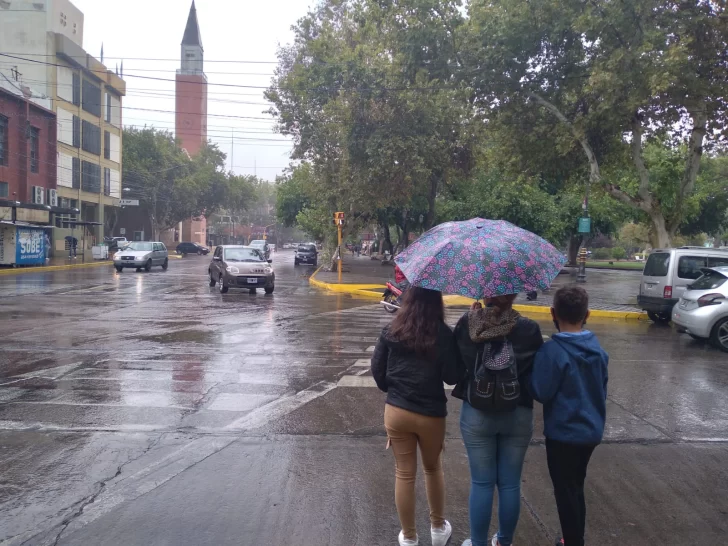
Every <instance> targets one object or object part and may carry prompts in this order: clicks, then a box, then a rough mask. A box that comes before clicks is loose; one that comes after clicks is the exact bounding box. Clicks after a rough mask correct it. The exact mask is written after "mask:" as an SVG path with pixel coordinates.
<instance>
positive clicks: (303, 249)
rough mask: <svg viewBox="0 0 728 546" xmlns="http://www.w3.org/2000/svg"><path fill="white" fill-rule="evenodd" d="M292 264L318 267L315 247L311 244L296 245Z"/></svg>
mask: <svg viewBox="0 0 728 546" xmlns="http://www.w3.org/2000/svg"><path fill="white" fill-rule="evenodd" d="M293 263H294V264H295V265H299V264H311V265H313V266H314V267H316V266H317V265H318V250H317V249H316V245H315V244H313V243H304V244H300V245H298V248H297V249H296V254H295V257H294V259H293Z"/></svg>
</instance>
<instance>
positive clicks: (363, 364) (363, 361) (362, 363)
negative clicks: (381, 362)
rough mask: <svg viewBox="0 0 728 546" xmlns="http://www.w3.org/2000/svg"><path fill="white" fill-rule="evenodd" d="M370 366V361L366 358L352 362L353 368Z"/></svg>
mask: <svg viewBox="0 0 728 546" xmlns="http://www.w3.org/2000/svg"><path fill="white" fill-rule="evenodd" d="M371 364H372V361H371V360H369V359H368V358H360V359H359V360H357V361H356V362H354V366H361V367H362V368H368V367H369V366H371Z"/></svg>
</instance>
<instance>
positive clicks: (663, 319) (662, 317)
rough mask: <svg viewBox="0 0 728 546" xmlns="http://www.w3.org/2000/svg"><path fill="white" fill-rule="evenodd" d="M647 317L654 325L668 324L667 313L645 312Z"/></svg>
mask: <svg viewBox="0 0 728 546" xmlns="http://www.w3.org/2000/svg"><path fill="white" fill-rule="evenodd" d="M647 316H648V317H649V318H650V320H651V321H652V322H654V323H655V324H667V323H668V322H670V315H668V314H667V313H655V312H654V311H647Z"/></svg>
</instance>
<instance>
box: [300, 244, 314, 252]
mask: <svg viewBox="0 0 728 546" xmlns="http://www.w3.org/2000/svg"><path fill="white" fill-rule="evenodd" d="M315 250H316V247H315V246H313V245H301V246H299V247H298V251H299V252H314V251H315Z"/></svg>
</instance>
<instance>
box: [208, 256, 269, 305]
mask: <svg viewBox="0 0 728 546" xmlns="http://www.w3.org/2000/svg"><path fill="white" fill-rule="evenodd" d="M271 261H272V260H266V258H265V256H263V253H262V252H261V251H260V250H258V249H257V248H252V247H249V246H237V245H222V246H219V247H217V248H216V249H215V254H213V256H212V262H210V267H209V268H208V270H207V274H208V276H209V280H210V286H215V285H217V287H218V289H219V290H220V292H221V293H222V294H224V293H226V292H227V291H228V289H230V288H244V289H247V290H250V292H251V293H254V292H255V291H256V289H257V288H263V289H264V290H265V293H266V294H272V293H273V290H274V289H275V282H276V274H275V272H274V271H273V266H271Z"/></svg>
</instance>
